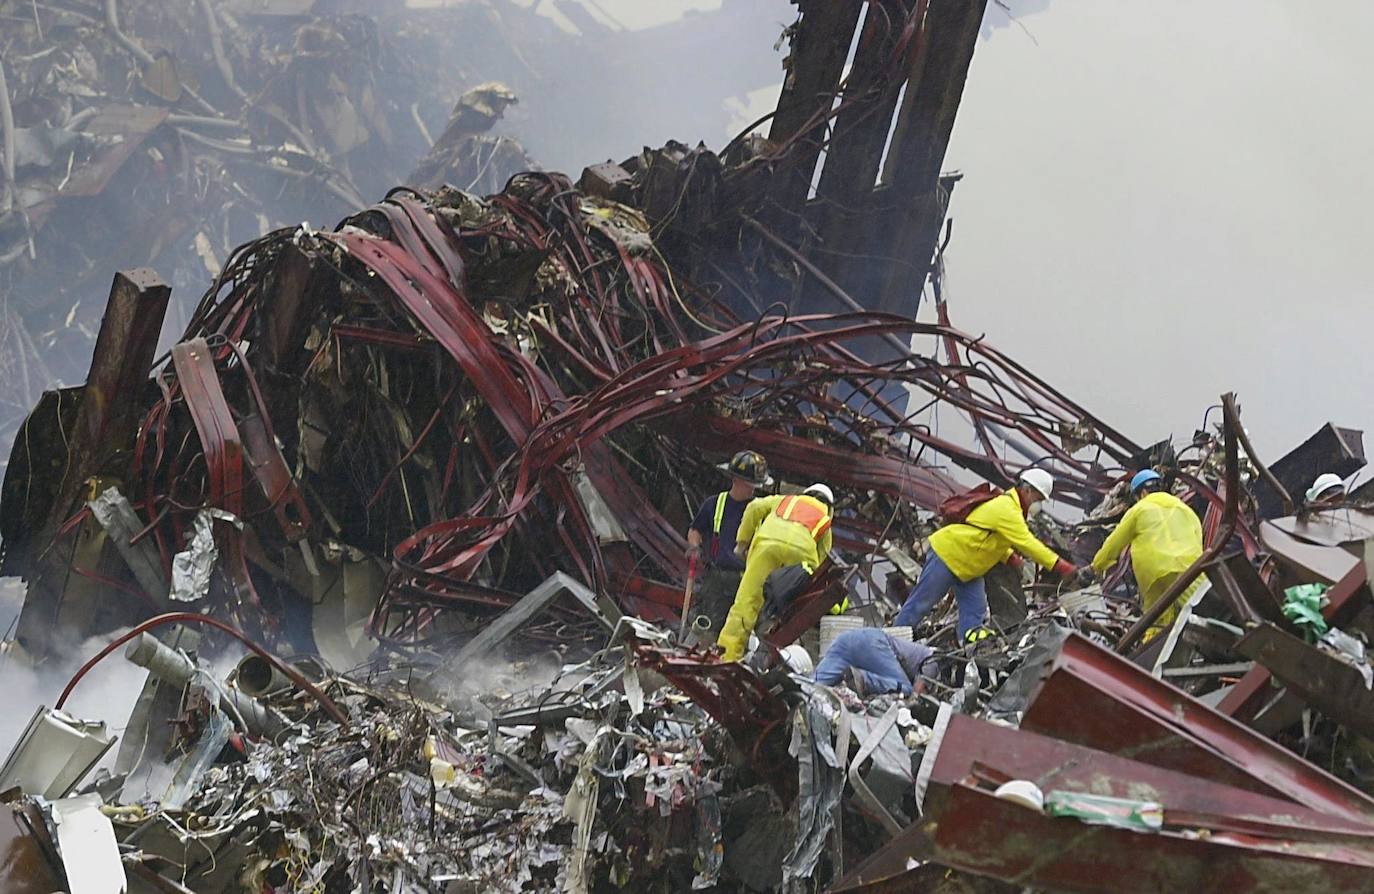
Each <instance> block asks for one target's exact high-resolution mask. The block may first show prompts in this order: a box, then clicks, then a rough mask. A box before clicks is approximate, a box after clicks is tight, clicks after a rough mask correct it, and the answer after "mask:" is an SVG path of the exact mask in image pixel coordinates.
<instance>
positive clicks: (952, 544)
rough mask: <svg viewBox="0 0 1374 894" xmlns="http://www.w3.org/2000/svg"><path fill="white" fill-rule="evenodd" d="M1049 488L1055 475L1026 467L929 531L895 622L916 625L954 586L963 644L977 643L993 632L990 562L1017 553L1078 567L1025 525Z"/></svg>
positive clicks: (1069, 569) (1060, 570) (1064, 569)
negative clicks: (959, 516)
mask: <svg viewBox="0 0 1374 894" xmlns="http://www.w3.org/2000/svg"><path fill="white" fill-rule="evenodd" d="M1053 491H1054V479H1053V478H1052V477H1051V476H1050V473H1049V472H1046V471H1045V470H1044V469H1026V470H1025V471H1024V472H1022V473H1021V475H1020V477H1019V478H1018V479H1017V482H1016V486H1015V487H1013V488H1012V489H1011V490H1009V491H1007V492H1006V493H1004V494H1000V495H998V496H996V497H993V498H992V499H990V500H988V501H987V502H986V503H983V504H982V505H981V506H975V507H974V508H973V509H972V510H971V511H970V512H969V514H968V516H967V517H966V518H965V520H964V521H962V522H958V523H955V524H950V525H945V526H944V527H943V528H941V529H940V530H938V531H936V532H935V533H934V534H931V535H930V550H929V551H928V552H927V554H926V563H925V567H923V568H922V569H921V576H920V577H919V578H918V579H917V581H916V586H915V587H913V588H912V589H911V595H909V596H908V597H907V598H906V602H905V603H904V604H903V605H902V610H901V611H899V612H898V613H897V619H896V620H894V621H893V622H892V623H893V625H894V626H898V627H911V628H912V629H913V630H914V629H915V628H916V626H917V625H918V624H920V623H921V619H922V618H924V617H925V616H926V615H927V614H929V612H930V610H931V609H932V608H934V607H935V603H937V602H939V601H940V600H941V599H943V598H944V595H945V594H946V593H948V592H949V591H950V589H951V588H953V590H954V598H955V600H956V601H957V602H958V604H959V638H960V640H962V641H963V642H966V643H971V642H977V641H978V640H980V639H983V638H985V637H988V636H991V635H992V631H991V630H989V629H988V628H987V627H985V626H984V624H983V621H984V619H985V618H986V617H987V613H988V594H987V590H986V588H985V587H984V585H983V575H985V574H987V573H988V572H989V571H991V570H992V566H994V565H996V564H998V563H999V562H1006V561H1007V560H1008V559H1011V557H1012V555H1013V554H1014V553H1019V554H1020V555H1023V556H1025V557H1026V558H1027V559H1030V560H1031V561H1032V562H1035V563H1036V564H1037V565H1040V566H1041V567H1043V568H1049V569H1053V570H1054V572H1055V573H1056V574H1061V575H1064V576H1066V577H1067V576H1069V575H1072V574H1074V573H1075V572H1076V571H1077V569H1076V568H1075V567H1074V566H1073V565H1071V564H1069V563H1068V562H1066V561H1064V560H1063V559H1061V558H1059V556H1058V555H1057V554H1056V553H1055V552H1054V550H1052V549H1050V548H1049V547H1048V546H1046V545H1045V544H1043V543H1041V542H1040V541H1039V540H1037V539H1036V537H1035V535H1034V534H1032V533H1031V532H1030V528H1029V527H1027V526H1026V519H1027V518H1028V517H1029V516H1031V515H1034V514H1035V513H1037V512H1039V511H1040V508H1041V506H1042V504H1043V503H1044V501H1045V500H1047V499H1049V496H1050V494H1051V493H1052V492H1053ZM1018 561H1019V560H1014V561H1013V564H1016V563H1017V562H1018Z"/></svg>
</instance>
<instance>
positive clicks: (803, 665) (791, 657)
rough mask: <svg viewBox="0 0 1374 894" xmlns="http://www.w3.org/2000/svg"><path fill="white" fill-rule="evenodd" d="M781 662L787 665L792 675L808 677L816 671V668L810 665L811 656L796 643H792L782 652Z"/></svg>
mask: <svg viewBox="0 0 1374 894" xmlns="http://www.w3.org/2000/svg"><path fill="white" fill-rule="evenodd" d="M782 660H783V661H785V662H786V663H787V666H788V667H790V668H791V669H792V673H794V674H801V675H802V676H805V677H809V676H811V674H812V673H813V672H814V671H815V670H816V666H815V665H814V664H812V663H811V655H810V654H809V653H808V652H807V651H806V649H805V648H803V647H802V646H801V645H800V644H798V643H793V644H792V645H790V646H788V647H787V648H785V649H783V650H782Z"/></svg>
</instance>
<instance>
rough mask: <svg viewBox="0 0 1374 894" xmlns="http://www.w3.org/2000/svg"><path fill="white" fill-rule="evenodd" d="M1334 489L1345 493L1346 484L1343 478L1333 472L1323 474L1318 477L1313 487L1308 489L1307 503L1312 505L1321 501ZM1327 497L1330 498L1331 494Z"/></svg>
mask: <svg viewBox="0 0 1374 894" xmlns="http://www.w3.org/2000/svg"><path fill="white" fill-rule="evenodd" d="M1334 488H1340V489H1341V492H1342V493H1344V492H1345V482H1344V481H1342V480H1341V476H1339V475H1336V474H1334V473H1332V472H1323V473H1322V474H1320V475H1318V476H1317V480H1316V481H1313V482H1312V486H1311V487H1309V488H1308V489H1307V494H1306V496H1307V502H1309V503H1311V502H1313V501H1315V500H1319V499H1321V497H1322V496H1323V495H1324V494H1326V492H1327V491H1329V490H1332V489H1334ZM1327 495H1328V496H1330V495H1329V494H1327Z"/></svg>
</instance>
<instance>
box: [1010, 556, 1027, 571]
mask: <svg viewBox="0 0 1374 894" xmlns="http://www.w3.org/2000/svg"><path fill="white" fill-rule="evenodd" d="M1006 564H1007V566H1008V567H1010V568H1014V569H1016V570H1017V571H1020V570H1021V566H1022V565H1024V564H1026V560H1025V559H1023V558H1021V554H1020V553H1012V554H1011V555H1010V556H1008V557H1007V562H1006Z"/></svg>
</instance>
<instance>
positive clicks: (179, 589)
mask: <svg viewBox="0 0 1374 894" xmlns="http://www.w3.org/2000/svg"><path fill="white" fill-rule="evenodd" d="M215 519H222V520H224V521H227V522H229V523H230V524H232V525H233V526H234V527H236V528H239V529H240V530H242V529H243V522H242V521H240V520H239V519H238V518H236V517H235V516H234V514H233V513H230V512H225V511H224V510H223V509H215V508H213V507H211V508H205V509H202V510H200V511H199V512H197V513H196V519H195V522H194V532H195V533H194V534H192V535H191V542H190V543H189V544H187V546H186V549H184V550H182V551H181V552H179V553H177V554H176V555H175V556H173V557H172V592H171V598H172V599H173V600H174V601H176V602H199V601H200V600H202V599H204V598H205V597H206V595H208V594H209V592H210V578H211V576H212V575H213V574H214V571H215V562H216V561H217V560H218V559H219V547H218V546H216V545H215Z"/></svg>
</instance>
